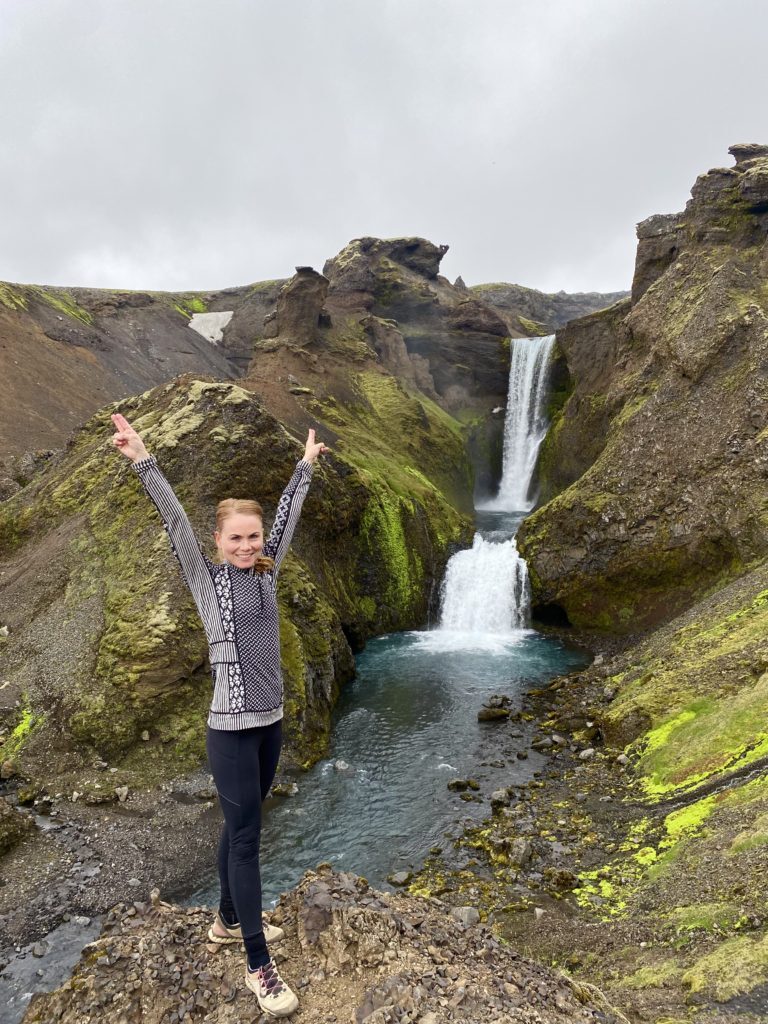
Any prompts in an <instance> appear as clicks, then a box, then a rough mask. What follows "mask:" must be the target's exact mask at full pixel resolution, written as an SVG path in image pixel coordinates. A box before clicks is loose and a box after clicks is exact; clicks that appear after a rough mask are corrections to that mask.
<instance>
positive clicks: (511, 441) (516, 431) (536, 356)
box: [437, 335, 555, 638]
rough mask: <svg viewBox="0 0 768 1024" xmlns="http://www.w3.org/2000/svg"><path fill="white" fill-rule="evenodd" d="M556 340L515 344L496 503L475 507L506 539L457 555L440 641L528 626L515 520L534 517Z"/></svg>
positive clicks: (480, 539)
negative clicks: (524, 515)
mask: <svg viewBox="0 0 768 1024" xmlns="http://www.w3.org/2000/svg"><path fill="white" fill-rule="evenodd" d="M554 340H555V338H554V335H550V336H548V337H545V338H518V339H515V340H514V341H513V342H512V351H511V353H510V356H511V359H510V368H509V395H508V398H507V413H506V416H505V419H504V460H503V466H502V475H501V484H500V486H499V493H498V495H497V496H496V497H495V498H493V499H492V500H490V501H488V502H485V503H483V504H482V505H479V506H478V511H479V512H480V513H481V516H482V514H483V513H488V514H491V515H492V516H493V519H494V522H493V524H492V529H491V531H490V532H491V533H492V535H493V537H494V538H497V537H498V536H499V534H500V533H501V536H502V537H503V539H502V540H495V539H494V540H490V539H488V538H487V537H484V536H483V534H482V533H481V532H478V533H476V534H475V538H474V541H473V543H472V547H471V548H468V549H467V550H465V551H459V552H458V553H457V554H455V555H454V556H453V557H452V558H451V560H450V561H449V562H448V565H447V567H446V571H445V579H444V580H443V585H442V591H441V598H442V602H441V615H440V626H439V629H438V631H437V632H438V633H439V634H442V635H445V634H453V635H454V636H459V635H465V636H467V635H470V634H471V635H472V637H474V638H478V637H479V636H481V635H484V636H486V637H488V638H490V637H503V636H511V635H513V634H514V633H515V632H516V631H519V630H521V629H524V628H525V627H526V626H527V625H528V621H529V616H530V585H529V582H528V567H527V566H526V564H525V560H524V559H523V558H521V557H520V554H519V552H518V550H517V544H516V543H515V538H514V533H515V531H516V529H517V526H518V524H519V518H520V517H519V515H518V516H514V515H511V513H515V512H517V513H520V512H526V511H529V510H530V509H531V508H532V507H533V504H534V502H533V501H531V500H530V498H529V493H530V490H531V481H532V477H533V471H534V469H535V466H536V458H537V456H538V452H539V448H540V446H541V442H542V441H543V440H544V436H545V434H546V432H547V422H546V418H545V416H544V409H543V405H544V396H545V394H546V383H547V369H548V366H549V358H550V355H551V352H552V346H553V344H554ZM485 518H490V515H488V516H486V517H485ZM499 520H501V522H499ZM500 526H501V531H500V530H499V527H500Z"/></svg>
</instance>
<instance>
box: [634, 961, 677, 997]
mask: <svg viewBox="0 0 768 1024" xmlns="http://www.w3.org/2000/svg"><path fill="white" fill-rule="evenodd" d="M682 974H683V971H682V968H680V967H679V966H678V965H677V964H676V963H675V961H674V960H662V961H661V962H660V963H655V964H652V965H649V966H647V967H640V968H638V970H636V971H635V973H634V974H630V975H629V977H627V978H622V980H621V982H620V986H621V987H622V988H631V989H638V990H640V989H647V988H665V987H666V986H667V985H669V984H670V983H674V982H677V981H679V980H680V978H681V977H682Z"/></svg>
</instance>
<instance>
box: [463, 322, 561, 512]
mask: <svg viewBox="0 0 768 1024" xmlns="http://www.w3.org/2000/svg"><path fill="white" fill-rule="evenodd" d="M554 343H555V336H554V334H550V335H547V337H545V338H516V339H515V340H514V341H513V342H512V352H511V354H510V355H511V359H510V366H509V394H508V397H507V412H506V416H505V417H504V459H503V463H502V470H501V483H500V485H499V493H498V495H497V496H496V497H495V498H493V499H492V500H491V501H488V502H485V503H484V504H483V505H481V506H479V507H480V508H483V509H487V510H489V511H497V512H501V511H512V510H517V511H521V512H528V511H529V510H530V509H532V508H533V506H534V504H535V501H533V500H531V499H530V497H529V494H530V490H531V480H532V477H533V471H534V469H535V468H536V459H537V457H538V454H539V448H540V447H541V442H542V441H543V440H544V436H545V435H546V433H547V426H548V424H547V421H546V418H545V416H544V396H545V394H546V383H547V370H548V368H549V358H550V355H551V354H552V346H553V345H554Z"/></svg>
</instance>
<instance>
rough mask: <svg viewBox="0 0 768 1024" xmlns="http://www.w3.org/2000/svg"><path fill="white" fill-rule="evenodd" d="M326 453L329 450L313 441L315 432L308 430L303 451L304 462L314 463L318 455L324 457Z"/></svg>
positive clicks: (319, 442) (318, 442) (320, 443)
mask: <svg viewBox="0 0 768 1024" xmlns="http://www.w3.org/2000/svg"><path fill="white" fill-rule="evenodd" d="M328 451H330V448H326V446H325V445H324V444H323V443H322V442H321V441H315V432H314V430H310V432H309V434H308V435H307V445H306V448H305V449H304V461H305V462H314V461H315V459H316V458H317V457H318V455H324V454H325V453H326V452H328Z"/></svg>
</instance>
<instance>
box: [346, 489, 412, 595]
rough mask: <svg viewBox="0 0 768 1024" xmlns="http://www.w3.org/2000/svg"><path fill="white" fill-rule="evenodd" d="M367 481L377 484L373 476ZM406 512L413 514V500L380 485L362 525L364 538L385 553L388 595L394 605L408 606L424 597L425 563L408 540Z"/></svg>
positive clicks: (367, 542) (371, 545)
mask: <svg viewBox="0 0 768 1024" xmlns="http://www.w3.org/2000/svg"><path fill="white" fill-rule="evenodd" d="M367 483H368V485H369V486H370V487H373V486H375V485H374V484H373V481H372V479H371V478H368V480H367ZM404 514H406V515H412V514H413V505H412V503H409V502H408V501H407V499H404V498H401V497H399V496H398V495H395V494H392V493H391V492H389V491H387V490H386V489H385V488H379V489H378V491H377V492H376V493H375V496H374V497H373V498H372V500H371V501H370V502H369V503H368V507H367V508H366V510H365V514H364V516H363V520H362V523H361V524H360V527H361V535H362V538H363V540H364V542H365V543H366V544H367V545H368V547H369V548H371V547H375V548H376V549H378V550H379V551H380V552H381V553H382V554H383V557H384V560H385V562H386V565H387V568H388V570H389V572H388V579H387V586H386V592H385V594H384V595H383V596H384V599H385V600H386V601H387V603H389V604H392V605H394V606H398V605H400V606H401V607H406V608H407V607H411V606H412V605H413V603H414V602H415V601H418V600H419V599H420V597H421V593H422V587H423V582H424V567H423V565H422V563H421V559H420V558H419V557H418V555H417V554H416V553H415V552H414V551H412V550H410V548H409V545H408V543H407V541H406V535H405V530H404V528H403V515H404Z"/></svg>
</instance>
